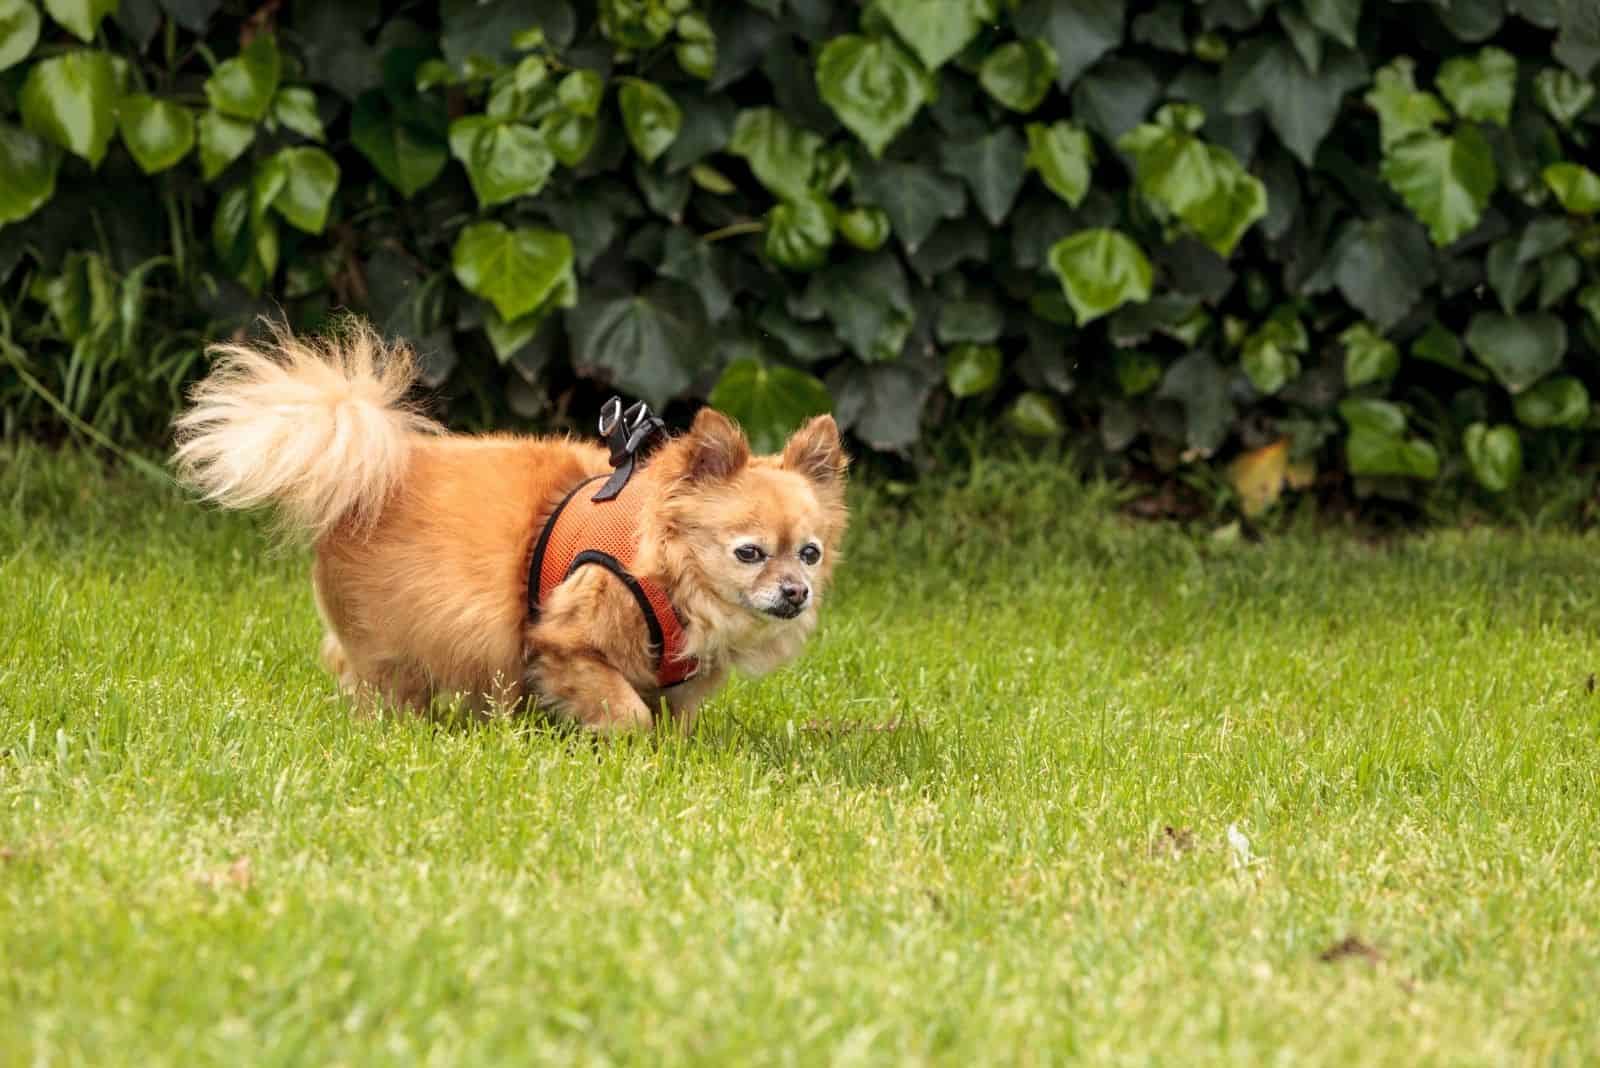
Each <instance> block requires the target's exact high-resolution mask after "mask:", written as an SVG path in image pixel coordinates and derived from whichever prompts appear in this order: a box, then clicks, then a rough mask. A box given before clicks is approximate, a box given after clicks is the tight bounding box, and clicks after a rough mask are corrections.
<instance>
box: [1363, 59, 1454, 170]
mask: <svg viewBox="0 0 1600 1068" xmlns="http://www.w3.org/2000/svg"><path fill="white" fill-rule="evenodd" d="M1415 70H1416V63H1414V62H1413V61H1412V59H1411V57H1410V56H1401V57H1399V58H1398V59H1396V60H1394V61H1393V62H1391V63H1389V64H1388V65H1387V66H1384V67H1380V68H1379V69H1378V75H1377V78H1376V79H1375V80H1374V82H1373V86H1372V88H1371V89H1370V90H1369V91H1368V92H1367V95H1366V96H1364V97H1362V99H1363V100H1365V101H1366V102H1367V104H1368V106H1370V107H1371V108H1372V110H1373V111H1376V112H1377V113H1378V129H1379V139H1380V140H1381V142H1382V145H1383V150H1384V151H1385V152H1388V151H1389V150H1390V149H1391V148H1393V147H1394V146H1395V145H1397V144H1399V143H1400V142H1401V141H1404V140H1405V139H1406V138H1408V137H1410V136H1411V135H1412V134H1417V133H1431V132H1432V131H1433V128H1434V127H1435V126H1437V125H1438V124H1439V123H1441V122H1444V121H1446V120H1448V119H1449V118H1450V113H1449V112H1448V111H1446V110H1445V109H1444V105H1443V104H1441V103H1439V98H1438V97H1436V96H1434V95H1433V94H1432V93H1429V92H1424V91H1422V90H1420V89H1418V88H1417V83H1416V79H1415V75H1414V71H1415Z"/></svg>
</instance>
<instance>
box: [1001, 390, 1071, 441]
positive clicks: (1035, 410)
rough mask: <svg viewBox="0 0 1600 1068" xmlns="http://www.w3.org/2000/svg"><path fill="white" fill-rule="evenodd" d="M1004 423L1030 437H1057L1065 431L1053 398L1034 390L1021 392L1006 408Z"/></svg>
mask: <svg viewBox="0 0 1600 1068" xmlns="http://www.w3.org/2000/svg"><path fill="white" fill-rule="evenodd" d="M1006 424H1007V425H1008V426H1010V427H1011V429H1012V430H1015V431H1016V432H1017V433H1019V434H1022V435H1024V436H1026V437H1030V438H1058V437H1060V436H1061V435H1062V434H1064V433H1066V427H1065V426H1064V425H1063V424H1062V422H1061V412H1060V410H1059V409H1057V407H1056V402H1055V398H1054V397H1051V396H1049V395H1048V394H1045V393H1039V392H1037V391H1036V390H1029V391H1028V392H1026V393H1023V394H1022V395H1020V396H1019V397H1017V399H1016V400H1014V401H1012V402H1011V407H1010V408H1008V409H1006Z"/></svg>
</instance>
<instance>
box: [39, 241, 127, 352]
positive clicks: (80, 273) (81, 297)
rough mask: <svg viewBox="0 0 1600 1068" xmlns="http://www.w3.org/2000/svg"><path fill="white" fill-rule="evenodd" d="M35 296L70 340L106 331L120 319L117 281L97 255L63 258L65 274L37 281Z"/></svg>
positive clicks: (62, 266)
mask: <svg viewBox="0 0 1600 1068" xmlns="http://www.w3.org/2000/svg"><path fill="white" fill-rule="evenodd" d="M32 295H33V296H34V297H35V298H36V299H39V300H42V301H43V302H44V303H45V304H46V305H47V306H48V307H49V309H50V318H51V319H53V320H54V321H55V324H56V327H57V328H58V329H59V330H60V331H61V333H62V335H63V336H65V337H66V339H67V340H68V341H71V342H77V341H81V340H83V339H84V338H86V337H88V336H89V335H90V334H92V333H94V332H96V331H97V330H102V329H104V328H105V327H106V326H107V325H108V324H109V323H111V322H112V320H113V319H114V318H115V317H116V314H117V307H116V280H115V278H113V276H112V274H111V270H110V268H109V267H107V266H106V262H105V259H104V258H103V257H101V256H100V255H99V254H98V253H94V252H71V253H68V254H67V255H66V256H65V257H63V259H62V262H61V273H59V274H57V275H56V276H55V277H53V278H46V277H39V278H37V279H36V280H35V282H34V284H33V288H32Z"/></svg>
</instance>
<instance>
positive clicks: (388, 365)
mask: <svg viewBox="0 0 1600 1068" xmlns="http://www.w3.org/2000/svg"><path fill="white" fill-rule="evenodd" d="M210 354H211V356H212V358H213V360H214V363H213V366H212V370H211V373H210V374H209V375H208V376H207V377H206V379H205V380H204V381H202V382H201V383H199V384H198V385H197V386H195V387H194V389H193V390H192V391H191V393H190V400H191V402H192V404H191V406H190V408H189V409H188V410H187V411H186V412H184V413H183V414H182V415H181V416H179V417H178V420H177V424H176V427H177V440H178V451H177V455H176V462H177V467H178V473H179V476H180V477H181V478H182V479H183V481H184V482H186V483H188V484H189V485H190V486H192V487H194V488H195V489H197V490H199V491H200V492H201V493H203V494H204V495H205V497H206V499H208V500H211V501H215V502H216V503H218V504H220V505H222V506H223V507H225V508H254V507H257V506H259V505H263V504H268V503H270V504H274V505H276V506H277V509H278V512H279V515H280V516H281V518H282V519H283V520H284V522H285V524H286V525H287V526H289V527H291V528H292V529H294V530H295V531H297V532H301V533H304V534H307V535H310V536H311V537H313V538H316V537H320V536H321V535H323V534H325V533H327V532H328V531H329V530H331V529H333V527H334V526H335V525H336V524H338V523H339V522H340V521H341V520H344V519H346V518H347V517H348V518H349V519H350V520H351V521H352V522H355V523H357V524H361V523H366V522H370V521H371V520H373V519H375V518H376V517H377V514H378V512H379V510H380V509H381V508H382V507H383V504H384V502H385V501H386V500H387V499H388V497H389V495H390V494H391V493H392V492H393V491H394V489H395V487H396V486H397V485H398V484H399V482H400V480H401V478H402V477H404V475H405V470H406V462H407V458H408V455H409V453H410V448H411V444H412V436H413V435H414V434H418V433H435V432H437V431H438V430H439V427H438V425H437V424H435V423H434V422H432V421H431V420H429V419H427V418H426V417H424V416H422V415H420V414H418V413H417V412H415V411H413V410H412V409H411V408H409V407H407V406H406V404H405V395H406V391H407V390H408V389H410V387H411V385H412V383H413V382H415V381H416V377H417V365H416V359H415V357H414V356H413V355H412V354H411V351H410V350H409V349H408V348H406V347H405V346H404V345H390V344H387V343H385V342H384V341H383V339H382V338H380V337H379V336H378V335H377V334H376V333H375V332H374V331H373V330H372V328H371V327H369V326H366V325H363V324H357V323H351V324H349V325H347V326H346V328H345V329H344V330H342V331H341V332H339V333H337V334H335V335H334V336H332V337H329V338H326V339H320V340H301V339H299V338H296V337H294V335H293V334H291V333H290V332H289V329H288V327H287V326H282V325H274V326H273V327H272V331H271V337H270V339H269V340H268V341H266V342H264V343H262V344H259V345H252V344H245V343H236V344H219V345H213V346H212V347H211V349H210Z"/></svg>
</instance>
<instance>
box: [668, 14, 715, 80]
mask: <svg viewBox="0 0 1600 1068" xmlns="http://www.w3.org/2000/svg"><path fill="white" fill-rule="evenodd" d="M673 55H675V56H676V57H677V59H678V66H680V67H682V68H683V72H684V73H685V74H687V75H689V76H690V77H691V78H699V79H700V80H701V81H703V82H708V81H710V80H711V75H713V74H715V73H716V70H717V35H716V33H715V32H714V31H713V30H712V29H711V24H710V23H709V22H707V21H706V18H705V16H704V15H702V14H700V13H699V12H698V11H688V12H685V13H684V14H682V15H680V16H678V43H677V45H676V46H675V47H674V48H673Z"/></svg>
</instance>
